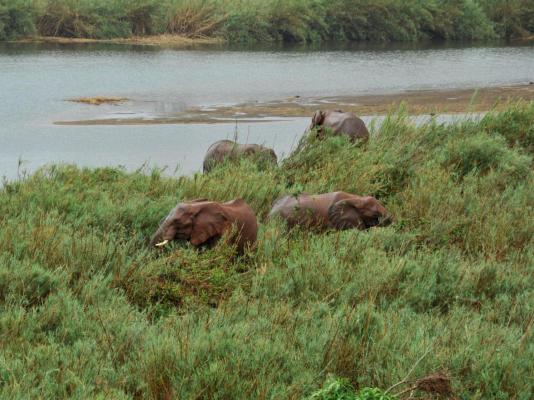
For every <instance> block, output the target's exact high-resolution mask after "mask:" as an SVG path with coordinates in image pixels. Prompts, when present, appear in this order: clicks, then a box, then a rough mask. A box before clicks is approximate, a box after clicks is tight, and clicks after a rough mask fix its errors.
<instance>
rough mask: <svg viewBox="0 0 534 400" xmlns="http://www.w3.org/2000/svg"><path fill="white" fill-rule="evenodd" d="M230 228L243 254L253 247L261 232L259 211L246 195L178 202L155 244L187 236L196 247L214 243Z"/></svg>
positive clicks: (157, 235) (163, 225)
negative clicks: (244, 198) (246, 198)
mask: <svg viewBox="0 0 534 400" xmlns="http://www.w3.org/2000/svg"><path fill="white" fill-rule="evenodd" d="M227 231H230V236H229V240H230V243H232V244H234V245H236V247H237V251H238V253H240V254H243V253H244V252H245V250H246V249H249V248H253V247H254V245H255V243H256V238H257V234H258V223H257V220H256V214H255V213H254V211H253V210H252V208H250V206H249V205H248V204H247V203H246V202H245V201H244V200H242V199H235V200H232V201H229V202H226V203H219V202H216V201H209V200H206V199H198V200H192V201H186V202H182V203H178V204H177V205H176V207H175V208H173V209H172V210H171V212H170V213H169V215H167V217H165V218H163V219H162V220H161V222H160V225H159V228H158V230H157V231H156V233H154V235H153V236H152V239H151V241H150V244H151V246H156V247H163V246H165V245H167V244H168V243H169V242H170V241H171V240H184V241H188V242H190V243H191V244H192V245H193V246H195V247H200V246H208V247H211V246H213V245H215V243H217V241H218V240H219V239H220V238H221V237H222V235H223V234H224V233H225V232H227Z"/></svg>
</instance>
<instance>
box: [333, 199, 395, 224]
mask: <svg viewBox="0 0 534 400" xmlns="http://www.w3.org/2000/svg"><path fill="white" fill-rule="evenodd" d="M328 218H329V220H330V223H331V224H332V226H333V227H335V228H336V229H350V228H357V229H360V230H364V229H368V228H371V227H373V226H387V225H389V224H391V223H392V222H393V220H392V218H391V216H390V215H389V214H388V212H387V210H386V209H385V208H384V206H383V205H382V204H380V202H379V201H378V200H376V199H375V198H374V197H353V198H349V199H345V200H340V201H338V202H336V203H334V204H332V205H331V206H330V208H329V209H328Z"/></svg>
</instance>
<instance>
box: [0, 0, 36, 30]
mask: <svg viewBox="0 0 534 400" xmlns="http://www.w3.org/2000/svg"><path fill="white" fill-rule="evenodd" d="M35 18H36V10H35V8H34V7H33V5H32V1H31V0H2V1H0V40H6V39H14V38H18V37H24V36H31V35H33V34H35V32H36V29H35Z"/></svg>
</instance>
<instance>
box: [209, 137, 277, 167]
mask: <svg viewBox="0 0 534 400" xmlns="http://www.w3.org/2000/svg"><path fill="white" fill-rule="evenodd" d="M240 157H251V158H258V159H260V160H265V161H267V162H269V163H272V164H276V163H277V162H278V159H277V157H276V153H275V152H274V150H273V149H270V148H268V147H264V146H261V145H259V144H239V143H236V142H233V141H231V140H220V141H218V142H215V143H213V144H212V145H211V146H210V147H209V149H208V151H207V152H206V156H205V157H204V165H203V170H204V173H208V172H210V171H211V169H212V168H213V167H215V166H216V165H218V164H221V163H223V162H224V161H225V160H232V161H236V160H239V158H240Z"/></svg>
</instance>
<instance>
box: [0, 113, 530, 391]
mask: <svg viewBox="0 0 534 400" xmlns="http://www.w3.org/2000/svg"><path fill="white" fill-rule="evenodd" d="M95 107H96V106H95ZM464 111H465V112H468V111H469V110H467V109H466V110H464ZM533 126H534V103H530V104H519V105H515V106H509V107H507V108H506V109H504V110H503V111H502V112H496V113H489V114H488V115H486V116H485V117H484V118H482V119H481V120H479V121H462V122H459V123H455V124H447V125H442V124H436V123H432V122H431V123H428V124H424V125H422V126H417V125H415V124H413V123H412V122H410V119H409V118H408V116H407V115H406V113H403V112H401V113H396V114H392V115H390V116H388V117H387V119H386V121H385V123H383V124H381V126H380V127H371V129H372V130H373V134H372V135H371V138H370V140H369V141H368V142H367V143H365V144H359V145H350V144H349V143H348V142H347V141H346V140H345V139H344V138H343V137H337V138H329V139H328V140H326V141H324V142H312V143H310V144H309V146H307V147H305V148H304V149H303V151H302V152H301V153H298V154H293V155H291V156H289V157H288V158H287V159H285V160H284V161H283V162H281V163H280V165H277V166H274V165H273V166H270V167H268V168H266V169H261V168H258V167H257V166H255V165H254V164H252V163H250V162H247V161H246V160H244V161H243V162H242V163H241V164H238V165H226V166H221V167H219V168H217V169H216V170H214V171H213V172H212V173H211V174H208V175H204V174H200V173H198V174H194V175H192V176H182V177H173V178H168V177H165V176H164V175H163V174H162V173H161V172H160V171H159V170H147V169H140V170H138V171H136V172H132V173H126V172H125V171H124V170H123V169H121V168H113V167H106V168H96V169H95V168H81V167H76V166H73V165H71V166H69V165H55V166H49V167H47V168H45V169H43V170H41V171H39V172H37V173H35V174H32V175H31V176H27V177H25V178H21V179H18V180H12V181H10V182H6V183H5V185H4V186H3V187H2V189H0V209H1V210H2V213H0V343H1V348H2V354H1V357H0V382H1V384H0V398H6V399H15V398H23V397H32V398H50V399H56V398H68V397H77V398H117V399H129V398H136V399H144V398H147V399H173V398H180V399H189V398H210V399H211V398H219V399H223V398H224V399H265V398H280V399H293V400H302V399H305V398H307V397H308V396H309V395H310V394H312V393H314V392H315V391H316V390H317V389H319V388H321V387H322V386H323V384H324V382H326V381H329V379H330V377H332V376H334V377H339V378H345V379H346V380H347V381H348V382H350V383H351V385H352V386H354V387H355V388H357V389H361V388H364V387H379V388H382V389H387V388H389V387H392V386H393V385H394V384H396V383H398V382H399V381H401V380H403V379H405V378H406V377H408V379H409V382H410V384H412V383H413V384H414V386H415V387H416V388H415V389H414V393H410V397H415V396H418V397H420V398H428V397H436V396H435V394H436V393H429V392H424V391H423V390H421V389H426V390H429V391H430V390H432V388H434V389H435V390H437V389H436V387H437V385H431V384H430V383H429V384H428V385H426V386H424V385H417V382H418V380H420V379H421V378H423V377H425V376H428V375H429V374H433V373H435V372H438V371H442V372H443V371H446V374H442V375H441V376H443V375H445V376H448V377H450V379H451V383H452V386H451V390H452V391H453V395H452V396H450V397H449V398H460V399H494V398H509V399H527V398H529V397H530V395H531V393H532V381H531V377H532V359H533V357H534V340H533V339H534V337H533V335H534V329H532V328H533V326H534V320H533V317H532V310H533V309H534V265H533V263H532V260H533V259H534V241H533V238H534V209H533V207H532V199H533V196H534V193H533V190H534V169H533V158H532V157H533V156H534V136H533V134H534V131H533V129H532V127H533ZM126 130H127V131H129V130H133V129H126ZM73 131H75V130H74V129H65V142H67V141H70V140H72V138H73V136H75V135H74V134H73ZM95 131H96V130H95ZM114 131H119V129H116V128H115V129H114ZM178 133H179V131H177V130H173V134H174V136H180V135H179V134H178ZM295 133H296V134H300V133H301V132H295ZM38 134H39V135H40V134H41V133H40V132H38ZM111 134H115V132H111ZM202 134H203V132H202V131H200V132H199V133H198V135H199V136H200V135H202ZM128 140H131V139H128ZM128 140H126V139H125V140H124V141H125V142H127V141H128ZM152 140H157V137H150V136H145V137H143V138H142V140H140V143H143V144H144V145H146V144H148V142H150V141H152ZM180 140H181V143H180V145H179V146H178V145H176V146H174V145H171V146H169V145H168V144H167V147H168V151H169V152H171V153H176V149H179V147H180V146H181V147H189V146H190V144H189V142H188V141H187V142H186V141H183V139H180ZM186 143H187V144H186ZM44 149H46V146H44V145H41V146H39V151H40V152H42V151H43V150H44ZM121 150H122V151H123V152H127V151H125V150H124V149H121ZM84 151H87V152H90V151H97V146H94V147H91V146H86V147H84ZM117 153H119V151H117ZM117 164H118V162H117ZM333 190H344V191H347V192H351V193H357V194H361V195H373V196H376V197H377V198H379V199H380V201H381V202H382V203H383V204H384V206H385V207H386V208H387V209H388V210H389V211H390V212H391V214H392V215H393V217H394V223H393V224H392V225H390V226H388V227H385V228H373V229H370V230H368V231H357V230H346V231H338V232H325V233H312V232H308V231H306V230H293V231H288V230H287V229H286V227H285V226H284V225H283V224H282V223H281V222H280V221H268V220H266V215H267V213H268V212H269V210H270V207H271V204H272V202H273V201H274V200H275V199H276V198H278V197H279V196H281V195H284V194H288V193H291V194H298V193H302V192H307V193H323V192H329V191H333ZM238 197H240V198H243V199H244V200H245V201H246V202H247V203H248V204H250V205H251V207H252V208H253V209H254V210H255V212H256V213H257V216H258V220H259V227H260V228H259V235H258V244H257V247H256V248H255V249H254V250H253V251H251V252H249V253H248V254H247V255H246V256H244V257H239V258H237V257H235V256H234V253H233V252H232V250H231V249H230V248H229V247H228V246H227V245H226V244H225V243H219V244H218V245H217V246H216V247H215V248H212V249H206V250H205V251H197V250H195V249H193V248H192V247H190V246H189V245H187V244H180V243H173V244H172V245H170V246H169V247H167V248H165V249H163V250H161V251H159V250H156V249H151V248H149V247H148V245H147V243H148V238H149V237H150V236H151V234H152V233H153V232H154V230H155V229H156V227H157V226H158V223H159V221H160V219H161V218H162V217H163V216H165V215H166V214H167V213H168V212H169V210H170V209H172V207H174V206H175V205H176V203H177V202H178V201H181V200H183V199H198V198H208V199H212V200H217V201H227V200H231V199H234V198H238ZM433 376H436V375H433ZM442 386H443V385H442ZM402 389H404V388H402ZM402 389H401V388H399V387H397V388H395V389H394V390H393V391H392V393H396V392H398V391H401V390H402ZM416 389H417V390H416ZM442 393H443V392H442ZM390 394H391V393H390ZM447 394H450V393H447ZM349 398H350V397H349ZM368 398H369V397H366V399H368ZM402 398H403V397H399V399H402ZM436 398H439V397H436Z"/></svg>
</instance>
